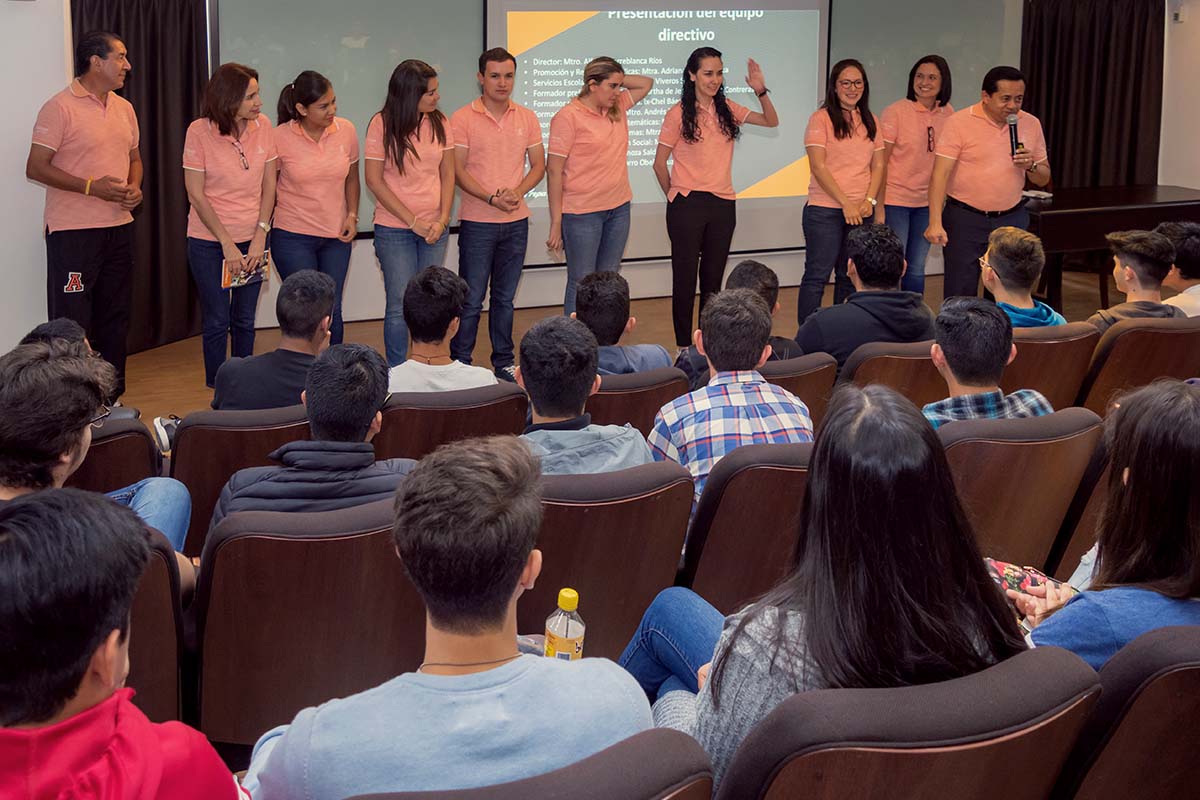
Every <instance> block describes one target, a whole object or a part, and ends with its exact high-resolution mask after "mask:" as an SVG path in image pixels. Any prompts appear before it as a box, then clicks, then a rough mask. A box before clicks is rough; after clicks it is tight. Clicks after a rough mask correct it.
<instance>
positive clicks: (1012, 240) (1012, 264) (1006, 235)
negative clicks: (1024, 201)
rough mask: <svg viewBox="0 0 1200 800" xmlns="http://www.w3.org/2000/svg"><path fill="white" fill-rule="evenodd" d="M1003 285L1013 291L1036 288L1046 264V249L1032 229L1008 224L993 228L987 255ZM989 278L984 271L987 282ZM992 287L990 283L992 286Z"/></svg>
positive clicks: (985, 258)
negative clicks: (1030, 230) (1028, 229)
mask: <svg viewBox="0 0 1200 800" xmlns="http://www.w3.org/2000/svg"><path fill="white" fill-rule="evenodd" d="M984 260H985V261H987V263H988V266H989V267H991V271H992V272H993V273H995V275H996V279H997V280H999V282H1000V285H1001V286H1002V287H1004V288H1005V289H1007V290H1008V291H1010V292H1019V293H1021V294H1025V293H1027V292H1031V291H1033V289H1034V287H1035V286H1037V283H1038V279H1039V278H1041V276H1042V268H1043V267H1045V266H1046V251H1045V250H1043V249H1042V240H1041V239H1039V238H1038V237H1036V236H1034V235H1033V234H1032V233H1030V232H1029V231H1023V230H1021V229H1020V228H1014V227H1012V226H1007V225H1006V226H1005V227H1003V228H997V229H996V230H994V231H992V235H991V236H989V237H988V249H987V254H986V255H985V256H984ZM989 280H990V276H988V275H987V271H986V270H985V271H984V282H985V284H986V283H987V282H988V281H989ZM989 288H990V287H989Z"/></svg>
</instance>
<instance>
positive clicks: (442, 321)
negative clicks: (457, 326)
mask: <svg viewBox="0 0 1200 800" xmlns="http://www.w3.org/2000/svg"><path fill="white" fill-rule="evenodd" d="M467 289H468V287H467V282H466V281H464V280H463V279H462V278H461V277H459V276H458V275H455V274H454V273H453V272H451V271H450V270H448V269H446V268H445V267H426V268H425V269H423V270H421V271H420V272H418V273H417V274H416V276H414V277H413V279H412V280H410V281H409V282H408V286H407V287H406V288H405V289H404V321H405V322H406V323H408V332H409V333H411V334H412V338H413V341H414V342H422V343H424V344H435V343H437V342H440V341H442V340H443V339H445V338H446V332H447V331H448V330H449V329H450V323H451V322H453V321H454V318H455V317H461V316H462V312H463V306H464V305H465V304H466V302H467Z"/></svg>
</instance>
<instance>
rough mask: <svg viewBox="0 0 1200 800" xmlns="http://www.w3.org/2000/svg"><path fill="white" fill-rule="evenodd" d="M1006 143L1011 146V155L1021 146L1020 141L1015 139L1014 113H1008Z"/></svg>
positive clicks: (1015, 119)
mask: <svg viewBox="0 0 1200 800" xmlns="http://www.w3.org/2000/svg"><path fill="white" fill-rule="evenodd" d="M1008 143H1009V145H1011V147H1012V153H1011V155H1014V156H1015V155H1016V154H1017V150H1018V149H1020V147H1021V143H1020V142H1019V141H1017V115H1016V114H1009V115H1008Z"/></svg>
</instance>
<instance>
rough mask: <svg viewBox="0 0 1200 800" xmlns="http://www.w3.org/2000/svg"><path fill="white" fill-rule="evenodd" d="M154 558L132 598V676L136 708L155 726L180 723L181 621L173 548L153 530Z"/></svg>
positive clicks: (176, 567) (130, 641)
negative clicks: (175, 721)
mask: <svg viewBox="0 0 1200 800" xmlns="http://www.w3.org/2000/svg"><path fill="white" fill-rule="evenodd" d="M150 546H151V550H150V559H149V561H147V562H146V571H145V572H144V573H142V579H141V581H140V582H139V583H138V588H137V593H136V594H134V596H133V608H132V610H131V611H130V615H129V626H130V639H129V677H128V678H127V679H126V685H128V686H130V687H131V688H133V689H136V690H137V694H135V695H134V696H133V704H134V705H136V706H137V707H138V708H140V709H141V710H142V711H143V712H144V713H145V715H146V716H147V717H149V718H150V721H151V722H169V721H171V720H177V719H179V718H180V702H181V699H182V694H181V692H182V686H181V684H180V677H179V668H180V661H181V658H180V655H181V653H182V643H183V621H182V615H181V612H180V608H179V564H178V563H177V562H176V561H175V551H174V550H173V549H172V548H171V543H170V542H168V541H167V539H166V537H165V536H163V535H162V534H161V533H159V532H158V531H156V530H151V531H150Z"/></svg>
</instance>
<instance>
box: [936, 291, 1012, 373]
mask: <svg viewBox="0 0 1200 800" xmlns="http://www.w3.org/2000/svg"><path fill="white" fill-rule="evenodd" d="M933 331H934V338H935V339H936V341H935V343H934V344H933V345H932V346H931V347H930V354H931V355H932V357H933V363H934V366H936V367H937V368H938V371H939V372H941V373H942V375H943V376H944V377H948V378H949V377H953V378H954V380H955V381H957V382H958V383H959V384H961V385H963V386H987V387H992V386H999V385H1000V376H1002V375H1003V374H1004V368H1005V367H1007V366H1008V364H1009V362H1011V361H1012V360H1013V358H1014V357H1015V356H1016V355H1017V348H1016V346H1015V345H1013V340H1012V321H1011V320H1010V319H1009V318H1008V315H1007V314H1005V313H1004V312H1003V311H1002V310H1001V309H1000V307H999V306H997V305H996V304H995V303H993V302H992V301H990V300H983V299H980V298H978V297H947V298H946V300H945V302H943V303H942V309H941V311H939V312H938V315H937V319H936V320H934V323H933ZM947 370H948V371H949V372H950V375H949V376H947V375H946V372H947ZM947 382H949V381H947Z"/></svg>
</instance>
